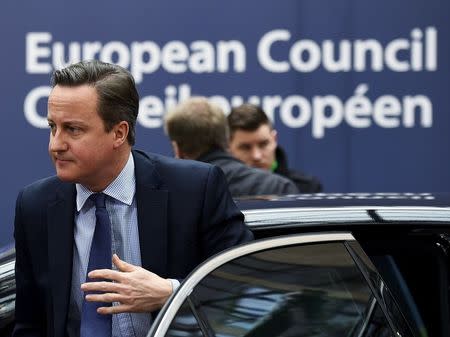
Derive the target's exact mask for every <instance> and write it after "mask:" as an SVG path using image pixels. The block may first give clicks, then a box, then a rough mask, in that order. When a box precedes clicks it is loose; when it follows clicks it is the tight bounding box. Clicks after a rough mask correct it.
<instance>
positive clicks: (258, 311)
mask: <svg viewBox="0 0 450 337" xmlns="http://www.w3.org/2000/svg"><path fill="white" fill-rule="evenodd" d="M424 333H425V334H423V335H422V334H421V333H420V332H419V333H413V332H412V331H411V329H410V328H409V326H408V325H407V323H406V321H405V320H404V318H403V316H402V315H401V313H400V312H399V310H398V309H397V306H396V305H395V303H394V301H393V300H392V297H391V295H390V293H389V291H388V290H387V289H386V287H385V285H384V283H383V281H382V280H381V278H380V277H379V275H378V274H377V273H376V270H375V268H374V266H373V265H372V264H371V262H370V260H369V259H368V258H367V256H365V254H364V252H363V251H362V249H361V247H359V245H358V243H357V242H356V241H355V239H354V237H353V236H352V235H351V234H350V233H322V234H317V233H316V234H299V235H289V236H281V237H277V238H271V239H262V240H257V241H254V242H252V243H249V244H245V245H243V246H239V247H235V248H232V249H230V250H227V251H225V252H222V253H221V254H219V255H217V256H215V257H213V258H211V259H210V260H208V261H206V262H205V263H204V264H202V265H201V266H199V267H198V268H197V269H196V270H195V271H194V272H193V273H191V275H190V276H189V277H188V278H187V279H186V280H185V281H184V282H183V283H182V285H181V286H180V288H179V289H178V291H177V292H176V293H175V294H174V296H172V298H171V299H170V301H169V302H168V303H167V304H166V305H165V306H164V308H163V309H162V310H161V312H160V313H159V315H158V317H157V319H156V320H155V323H154V324H153V326H152V329H151V330H150V332H149V334H148V336H152V337H156V336H158V337H160V336H170V337H175V336H207V337H212V336H217V337H225V336H227V337H235V336H236V337H237V336H246V337H265V336H267V337H274V336H283V337H290V336H300V337H302V336H305V337H306V336H308V337H311V336H317V337H345V336H347V337H357V336H358V337H363V336H364V337H375V336H376V337H388V336H389V337H391V336H392V337H394V336H396V337H397V336H403V337H405V336H421V335H422V336H426V332H424Z"/></svg>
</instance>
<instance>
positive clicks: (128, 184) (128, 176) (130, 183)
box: [75, 153, 136, 212]
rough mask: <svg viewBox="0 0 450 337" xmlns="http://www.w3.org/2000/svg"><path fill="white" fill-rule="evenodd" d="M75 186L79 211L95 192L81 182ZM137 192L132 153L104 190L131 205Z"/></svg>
mask: <svg viewBox="0 0 450 337" xmlns="http://www.w3.org/2000/svg"><path fill="white" fill-rule="evenodd" d="M75 187H76V190H77V198H76V200H77V211H78V212H79V211H80V210H81V209H82V208H83V206H84V204H85V203H86V200H87V199H88V198H89V196H90V195H91V194H93V193H94V192H92V191H91V190H89V189H88V188H87V187H85V186H83V185H81V184H75ZM135 192H136V177H135V175H134V159H133V156H132V154H131V153H130V156H129V157H128V161H127V163H126V164H125V166H124V168H123V169H122V171H121V172H120V173H119V175H118V176H117V177H116V179H114V180H113V182H111V184H109V185H108V186H107V187H106V188H105V189H104V190H103V193H105V194H106V195H109V196H110V197H112V198H114V199H116V200H118V201H120V202H122V203H124V204H127V205H128V206H130V205H131V203H132V202H133V197H134V193H135Z"/></svg>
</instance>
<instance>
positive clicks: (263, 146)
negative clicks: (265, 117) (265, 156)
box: [259, 140, 269, 149]
mask: <svg viewBox="0 0 450 337" xmlns="http://www.w3.org/2000/svg"><path fill="white" fill-rule="evenodd" d="M268 145H269V141H268V140H264V141H262V142H260V143H259V148H260V149H264V148H265V147H267V146H268Z"/></svg>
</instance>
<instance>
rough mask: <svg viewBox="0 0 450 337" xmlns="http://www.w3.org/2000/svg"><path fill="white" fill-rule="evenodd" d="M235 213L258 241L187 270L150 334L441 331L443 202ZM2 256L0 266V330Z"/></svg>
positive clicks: (362, 198)
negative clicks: (188, 271) (187, 272)
mask: <svg viewBox="0 0 450 337" xmlns="http://www.w3.org/2000/svg"><path fill="white" fill-rule="evenodd" d="M238 206H239V207H240V208H241V209H242V210H243V212H244V214H245V218H246V223H247V224H248V226H249V227H250V228H251V229H252V231H253V233H254V234H255V238H256V240H255V241H254V242H251V243H248V244H245V245H241V246H238V247H235V248H231V249H229V250H226V251H224V252H222V253H219V254H218V255H216V256H215V257H212V258H210V259H209V260H208V261H206V262H205V263H203V264H202V265H200V266H199V267H198V268H196V270H194V271H193V272H192V273H191V274H190V275H189V277H187V278H186V279H185V280H184V282H183V283H182V284H181V286H180V287H179V288H178V290H177V292H176V293H175V294H174V295H173V296H172V297H171V298H170V300H169V301H168V302H167V303H166V305H165V306H164V307H163V308H162V309H161V311H160V313H159V315H158V317H157V318H156V320H155V322H154V324H153V326H152V329H151V330H150V331H149V334H148V336H217V337H219V336H246V337H253V336H255V337H265V336H268V337H269V336H270V337H273V336H283V337H285V336H286V337H290V336H308V337H312V336H314V337H325V336H328V337H338V336H339V337H341V336H346V337H356V336H358V337H362V336H365V337H369V336H370V337H375V336H376V337H385V336H389V337H394V336H395V337H400V336H401V337H405V336H414V337H419V336H420V337H425V336H428V337H448V336H450V326H449V325H450V323H449V322H450V311H449V302H450V298H449V287H450V282H449V270H450V259H449V249H450V199H449V198H448V197H447V196H436V195H432V194H425V193H424V194H409V193H405V194H394V193H390V194H386V193H385V194H362V193H359V194H357V193H355V194H316V195H298V196H288V197H260V198H258V199H246V200H244V199H241V200H238ZM11 261H12V260H11V257H8V258H7V259H4V260H3V265H2V266H1V267H0V270H1V271H3V272H2V273H0V275H1V276H0V277H3V278H2V279H1V281H0V291H1V292H0V294H1V296H2V297H1V300H0V313H3V312H8V313H9V314H8V315H9V316H8V315H6V316H5V315H2V316H0V317H1V319H2V320H1V323H0V324H1V325H0V327H1V328H3V329H4V327H7V328H8V326H10V324H11V320H12V318H11V310H5V308H9V309H11V303H12V304H13V302H11V299H13V296H14V283H12V282H11V271H12V269H11ZM0 335H1V336H6V330H5V332H4V331H2V330H0Z"/></svg>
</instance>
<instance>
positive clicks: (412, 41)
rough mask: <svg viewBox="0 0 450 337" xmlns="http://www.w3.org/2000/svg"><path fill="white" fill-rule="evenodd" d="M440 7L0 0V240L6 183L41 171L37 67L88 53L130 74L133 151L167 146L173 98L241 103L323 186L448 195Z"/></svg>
mask: <svg viewBox="0 0 450 337" xmlns="http://www.w3.org/2000/svg"><path fill="white" fill-rule="evenodd" d="M449 13H450V3H449V2H448V1H444V0H429V1H424V0H408V1H407V0H396V1H392V0H389V1H387V0H379V1H366V0H358V1H356V0H355V1H350V0H340V1H333V0H327V1H325V0H324V1H299V0H285V1H281V2H280V1H269V0H258V1H255V0H252V1H220V2H218V1H215V2H211V1H206V0H199V1H141V0H137V1H129V2H123V1H122V2H112V1H104V2H95V1H89V2H88V1H85V0H82V1H77V2H68V1H67V2H65V1H56V0H46V1H39V2H37V3H31V2H26V1H7V2H6V4H5V3H3V4H2V10H1V11H0V39H1V40H0V41H1V43H2V48H1V49H0V60H1V61H2V64H3V67H2V68H3V69H2V72H1V74H2V80H1V81H0V92H1V98H2V105H1V108H0V109H1V113H0V119H1V125H2V132H1V133H0V137H1V138H0V139H1V142H2V144H3V149H2V158H3V160H2V173H3V182H2V192H1V194H0V198H1V203H0V205H1V206H0V214H1V225H0V226H1V227H0V244H4V243H6V242H8V241H11V240H12V228H13V217H14V203H15V198H16V195H17V193H18V191H19V189H20V188H21V187H22V186H24V185H26V184H29V183H31V182H33V181H34V180H36V179H38V178H41V177H45V176H48V175H50V174H53V172H54V171H53V167H52V165H51V163H50V160H49V159H48V155H47V142H48V133H49V132H48V129H47V128H45V125H46V119H45V116H46V96H47V94H48V91H49V82H50V74H51V71H52V70H53V69H54V68H55V67H58V66H60V65H62V64H64V63H67V62H70V61H78V60H79V59H80V58H91V57H92V56H89V55H88V52H89V51H90V52H91V54H92V53H93V55H94V57H95V58H100V59H103V60H105V61H113V62H118V63H121V64H122V65H124V66H126V67H128V69H130V70H131V71H132V72H133V73H134V74H135V75H136V78H137V79H138V82H139V91H140V94H141V98H142V101H141V111H140V119H139V121H138V130H137V132H138V134H137V136H138V141H137V147H138V148H141V149H145V150H148V151H154V152H159V153H163V154H167V155H171V150H170V146H169V142H168V141H167V139H166V137H165V136H164V132H163V130H162V128H161V126H160V125H161V121H162V115H163V112H164V111H165V110H166V108H167V107H170V106H172V105H173V104H174V103H176V101H177V100H178V99H179V98H180V96H181V97H185V96H187V95H189V94H192V95H194V94H195V95H205V96H209V97H213V99H214V100H216V101H217V102H218V103H220V104H222V106H224V108H225V109H227V108H228V107H229V106H230V104H239V103H241V102H242V101H247V100H249V99H250V100H253V101H255V100H256V101H255V102H257V103H261V104H263V105H264V106H265V108H266V109H267V110H268V112H270V113H271V115H272V117H273V120H274V123H275V127H276V128H277V130H278V133H279V142H280V144H281V145H282V146H283V147H284V148H285V149H286V151H287V152H288V155H289V158H290V165H291V166H292V167H294V168H297V169H299V170H303V171H305V172H308V173H312V174H314V175H316V176H318V177H320V179H321V180H322V182H323V184H324V187H325V191H327V192H375V191H380V192H392V191H397V192H442V191H448V190H449V185H450V175H449V172H450V159H449V155H448V154H449V145H450V132H449V129H450V114H449V107H450V99H449V97H450V91H449V88H450V85H449V84H450V83H449V82H450V71H449V70H450V69H449V64H450V62H449V60H450V55H449V42H448V41H449V38H450V35H449V30H450V23H449V20H448V19H449ZM177 41H178V42H177ZM227 48H231V50H232V52H230V53H227ZM364 48H373V50H372V51H371V52H366V53H365V52H364ZM364 55H365V56H364ZM271 106H272V107H271Z"/></svg>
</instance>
